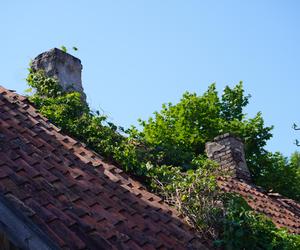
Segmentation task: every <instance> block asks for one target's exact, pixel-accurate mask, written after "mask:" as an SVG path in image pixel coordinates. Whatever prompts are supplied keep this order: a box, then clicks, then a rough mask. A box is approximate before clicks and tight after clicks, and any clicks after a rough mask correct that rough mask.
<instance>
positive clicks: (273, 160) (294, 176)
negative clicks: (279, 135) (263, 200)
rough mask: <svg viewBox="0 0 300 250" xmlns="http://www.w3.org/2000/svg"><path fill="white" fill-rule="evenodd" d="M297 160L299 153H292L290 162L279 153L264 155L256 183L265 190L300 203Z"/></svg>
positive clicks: (299, 170) (299, 178) (299, 169)
mask: <svg viewBox="0 0 300 250" xmlns="http://www.w3.org/2000/svg"><path fill="white" fill-rule="evenodd" d="M299 159H300V157H299V153H294V154H293V155H292V157H291V160H290V162H289V161H288V159H287V158H286V157H284V156H283V155H282V154H280V153H279V152H276V153H266V154H265V155H264V156H263V157H261V158H260V161H261V164H262V165H264V166H265V167H264V169H263V170H261V173H260V176H258V177H257V179H256V183H257V184H258V185H260V186H262V187H264V188H265V189H266V190H269V191H271V192H276V193H280V194H282V195H284V196H287V197H290V198H292V199H295V200H298V201H300V168H299V166H300V165H299V162H300V161H299ZM274 180H275V181H274Z"/></svg>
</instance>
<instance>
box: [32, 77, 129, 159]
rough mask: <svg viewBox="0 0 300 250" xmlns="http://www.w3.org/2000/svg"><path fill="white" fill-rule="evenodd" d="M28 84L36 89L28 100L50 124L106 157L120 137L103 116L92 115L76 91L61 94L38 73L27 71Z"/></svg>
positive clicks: (55, 84) (46, 78)
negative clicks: (28, 72)
mask: <svg viewBox="0 0 300 250" xmlns="http://www.w3.org/2000/svg"><path fill="white" fill-rule="evenodd" d="M27 82H28V85H29V86H30V87H32V88H34V89H35V90H36V92H35V94H33V95H32V96H31V97H30V100H31V101H32V102H33V103H34V104H35V106H36V107H37V108H38V109H39V111H40V112H41V113H42V114H43V115H45V116H46V117H47V118H48V119H49V120H50V121H51V122H53V123H54V124H56V125H57V126H59V127H61V128H62V129H63V130H64V131H65V132H66V133H69V134H71V135H73V136H75V137H77V138H78V139H80V140H81V141H83V142H85V143H86V144H87V145H88V146H90V147H91V148H94V149H95V150H97V151H98V152H99V153H101V154H102V155H104V156H106V157H110V156H111V152H112V151H113V148H114V146H115V145H118V143H120V142H121V141H122V140H124V137H123V136H121V135H120V134H119V133H118V131H117V127H116V126H115V125H113V124H111V123H109V122H107V119H106V117H105V116H102V115H100V114H99V113H98V112H97V113H92V112H91V111H90V109H89V108H88V107H87V106H86V105H85V104H84V103H83V102H82V100H81V96H80V93H78V92H70V93H66V92H62V90H61V88H60V86H59V84H58V83H57V81H56V80H55V79H53V78H49V77H46V76H45V74H44V73H43V72H42V71H38V72H30V74H29V76H28V78H27Z"/></svg>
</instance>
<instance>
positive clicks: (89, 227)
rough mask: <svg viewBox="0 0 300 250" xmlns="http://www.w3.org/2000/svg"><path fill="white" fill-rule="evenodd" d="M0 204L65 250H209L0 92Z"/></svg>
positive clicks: (139, 190) (132, 184)
mask: <svg viewBox="0 0 300 250" xmlns="http://www.w3.org/2000/svg"><path fill="white" fill-rule="evenodd" d="M0 197H2V198H3V197H4V198H5V199H6V200H7V201H8V202H10V204H12V205H13V206H14V207H15V209H16V210H17V211H18V213H21V214H23V215H25V216H26V217H27V218H29V219H30V220H31V221H32V222H33V223H34V224H35V225H37V226H38V228H39V229H41V230H42V231H43V232H45V233H46V234H47V235H48V237H49V238H50V239H51V240H52V241H53V242H55V243H56V244H57V245H58V246H59V248H62V249H103V248H104V249H116V248H118V249H120V248H121V249H204V248H205V247H204V246H203V245H202V244H201V242H200V240H199V238H198V237H197V236H196V233H195V232H194V231H193V229H192V228H190V227H189V226H187V225H186V224H185V223H184V222H183V221H182V220H181V219H180V218H179V217H178V215H177V213H176V212H175V211H174V210H173V209H171V208H170V207H169V206H167V205H166V204H165V203H164V202H163V201H162V200H161V198H159V197H158V196H156V195H154V194H152V193H150V192H148V191H147V190H145V188H144V187H143V185H141V184H140V183H139V182H137V181H135V180H134V179H132V178H131V177H130V176H128V175H127V174H125V173H124V172H123V171H122V170H121V169H119V168H118V167H116V166H114V165H112V164H109V163H107V162H104V161H103V159H102V158H101V157H100V156H99V155H97V154H96V153H94V152H93V151H91V150H89V149H88V148H86V146H85V145H83V144H82V143H80V142H78V141H76V140H74V139H73V138H71V137H69V136H67V135H64V134H63V133H61V132H60V130H59V129H58V128H56V127H55V126H54V125H52V124H51V123H50V122H49V121H48V120H47V119H46V118H44V117H42V116H41V115H40V114H39V113H38V112H37V111H36V110H35V109H34V107H33V106H31V105H30V104H29V102H28V101H27V99H26V98H25V97H22V96H20V95H17V94H15V93H13V92H12V91H9V90H6V89H4V88H3V87H0Z"/></svg>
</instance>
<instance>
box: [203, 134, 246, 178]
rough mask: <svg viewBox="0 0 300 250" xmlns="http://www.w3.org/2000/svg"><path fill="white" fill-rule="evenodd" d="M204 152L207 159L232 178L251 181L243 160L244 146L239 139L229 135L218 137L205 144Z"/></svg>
mask: <svg viewBox="0 0 300 250" xmlns="http://www.w3.org/2000/svg"><path fill="white" fill-rule="evenodd" d="M205 151H206V154H207V156H208V158H210V159H211V160H214V161H216V162H218V163H219V164H220V167H221V168H222V169H223V170H226V171H229V172H230V173H231V174H232V175H233V177H236V178H238V179H243V180H245V181H248V182H249V181H251V175H250V171H249V169H248V167H247V164H246V160H245V151H244V144H243V142H242V140H241V139H239V138H237V137H234V136H233V135H231V134H229V133H227V134H224V135H220V136H217V137H216V138H214V140H213V141H212V142H207V143H206V144H205Z"/></svg>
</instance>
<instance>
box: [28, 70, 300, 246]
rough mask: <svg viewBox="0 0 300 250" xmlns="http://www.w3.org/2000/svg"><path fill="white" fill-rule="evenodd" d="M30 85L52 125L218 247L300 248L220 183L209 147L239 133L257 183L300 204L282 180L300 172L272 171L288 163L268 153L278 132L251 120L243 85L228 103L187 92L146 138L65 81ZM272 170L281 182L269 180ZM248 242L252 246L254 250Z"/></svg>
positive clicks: (31, 78) (35, 77) (145, 130)
mask: <svg viewBox="0 0 300 250" xmlns="http://www.w3.org/2000/svg"><path fill="white" fill-rule="evenodd" d="M27 82H28V85H29V87H30V88H31V89H30V91H31V95H30V97H29V99H30V100H31V102H32V103H33V104H34V105H35V106H36V108H37V109H38V110H39V111H40V112H41V113H42V114H43V115H44V116H46V117H47V118H48V119H49V120H50V121H51V122H52V123H54V124H56V125H57V126H59V127H61V128H62V130H63V131H64V132H65V133H67V134H69V135H71V136H73V137H76V138H77V139H78V140H80V141H82V142H84V143H86V144H87V145H88V146H89V147H90V148H91V149H93V150H95V151H96V152H98V153H99V154H101V155H102V156H104V157H106V159H107V160H110V161H114V162H115V163H116V164H119V165H120V166H121V167H122V168H123V169H124V170H125V171H127V172H129V173H131V174H132V175H135V176H136V177H137V178H139V180H140V181H142V182H144V183H145V184H146V185H147V186H148V187H149V188H151V189H152V190H153V191H155V192H157V193H158V194H159V195H161V196H162V197H164V198H165V200H166V202H168V203H169V204H171V205H173V206H175V207H176V208H177V209H178V210H179V211H180V212H181V213H182V214H183V215H184V216H186V218H187V221H188V222H189V223H190V224H192V225H193V226H194V227H195V228H197V229H198V230H199V232H201V233H202V235H205V236H206V237H208V238H210V239H213V240H215V244H216V247H223V248H226V249H297V248H300V239H299V236H297V235H292V234H289V233H287V231H286V230H284V229H280V230H279V229H277V228H276V227H275V226H274V224H273V223H272V222H271V221H270V220H268V219H267V218H266V217H264V216H262V215H258V214H257V213H255V212H254V211H252V210H251V209H250V208H249V207H248V206H246V205H245V204H244V203H243V200H242V199H241V198H240V197H236V196H228V195H224V194H222V193H221V192H220V190H219V188H218V186H217V183H216V177H217V176H219V175H224V174H225V173H222V172H220V171H219V170H218V168H217V166H216V164H215V163H213V162H211V161H209V160H208V159H206V157H205V155H204V143H205V142H207V141H209V140H211V139H212V138H213V137H214V136H216V135H218V134H220V133H224V132H231V133H234V134H236V135H238V136H240V137H242V138H244V139H245V142H246V154H247V161H248V165H249V167H250V171H251V173H252V175H253V177H254V179H255V180H256V181H258V182H259V181H260V182H261V183H262V184H265V187H267V188H273V187H274V189H275V190H276V191H284V190H282V189H286V188H287V189H289V190H291V191H290V193H288V192H287V191H286V190H285V192H286V193H288V194H289V195H290V197H293V198H294V197H296V196H295V193H296V192H298V191H299V188H298V189H297V187H295V184H291V183H289V184H290V186H289V187H287V186H286V185H277V184H278V180H277V179H276V178H277V177H278V176H279V175H280V174H281V176H285V177H288V175H294V174H295V173H294V172H293V171H289V172H288V171H285V167H282V168H278V169H275V170H274V169H272V168H271V166H273V164H274V162H275V161H276V162H278V160H280V157H281V156H278V155H277V156H276V157H275V156H274V155H273V154H270V153H268V152H267V151H266V150H265V149H264V146H265V144H266V141H267V140H268V139H269V138H271V136H272V134H271V129H272V127H266V126H265V125H264V121H263V118H262V115H261V113H258V114H257V115H256V116H255V117H254V118H250V119H247V117H246V114H245V113H244V112H243V108H244V107H245V106H246V105H247V104H248V102H249V98H250V96H244V90H243V85H242V83H239V84H238V85H236V86H235V87H234V88H230V87H226V88H225V90H224V92H223V95H222V96H221V98H219V96H218V93H217V91H216V86H215V84H212V85H211V86H210V87H209V88H208V90H207V91H206V92H205V93H204V94H203V95H197V94H194V93H185V94H184V95H183V97H182V99H181V101H180V102H179V103H178V104H175V105H173V104H171V103H169V104H164V105H163V106H162V110H161V111H160V112H155V113H154V117H152V118H150V119H149V120H148V121H140V124H141V127H142V130H141V131H139V130H138V129H137V128H135V127H131V128H130V129H128V130H126V131H125V130H124V129H122V128H120V127H118V126H116V125H114V124H113V123H111V122H109V121H108V119H107V117H106V116H105V115H104V114H101V113H100V112H98V111H95V112H93V111H92V110H91V109H90V108H89V107H88V106H87V105H86V104H84V103H83V102H82V100H81V96H80V93H78V92H69V93H67V92H63V91H62V89H61V87H60V86H59V84H58V82H57V80H55V79H53V78H50V77H47V76H46V75H45V74H44V72H43V71H37V72H34V71H32V70H30V72H29V75H28V77H27ZM280 164H281V163H280ZM282 164H283V165H282V166H286V164H287V163H286V162H284V163H282ZM271 171H272V173H273V175H271V174H268V173H269V172H271ZM274 171H275V173H277V175H276V174H274ZM276 171H277V172H276ZM266 180H267V181H266ZM280 180H282V179H280ZM299 184H300V181H299ZM291 186H292V187H293V188H294V189H295V190H293V189H292V188H291ZM299 187H300V185H299ZM282 193H283V194H284V192H282ZM299 193H300V192H298V194H299ZM245 239H251V246H249V244H248V241H246V240H245Z"/></svg>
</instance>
